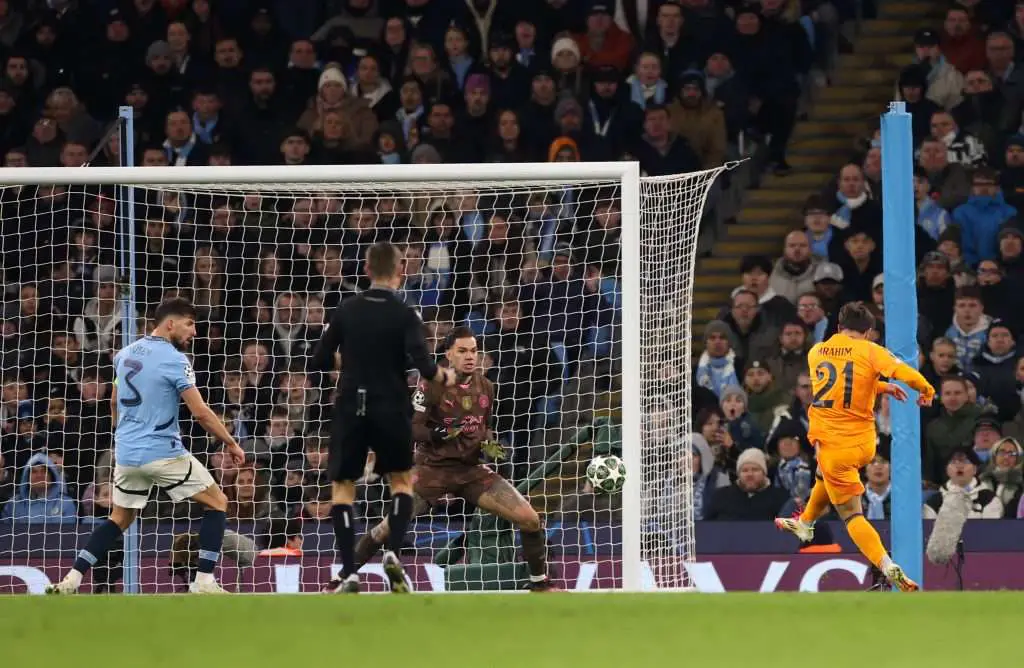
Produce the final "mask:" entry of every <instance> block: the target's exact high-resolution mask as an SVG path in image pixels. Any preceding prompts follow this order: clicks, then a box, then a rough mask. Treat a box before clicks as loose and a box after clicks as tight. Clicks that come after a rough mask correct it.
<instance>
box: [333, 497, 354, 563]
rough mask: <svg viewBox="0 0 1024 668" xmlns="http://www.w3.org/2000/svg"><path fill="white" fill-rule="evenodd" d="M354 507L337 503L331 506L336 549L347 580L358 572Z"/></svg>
mask: <svg viewBox="0 0 1024 668" xmlns="http://www.w3.org/2000/svg"><path fill="white" fill-rule="evenodd" d="M354 518H355V513H353V512H352V506H351V505H349V504H347V503H336V504H334V505H333V506H331V522H332V523H333V524H334V549H335V550H337V552H338V557H339V558H340V559H341V577H342V579H345V578H347V577H348V576H350V575H352V574H353V573H355V572H356V566H355V558H354V556H353V554H354V552H355V542H356V523H355V519H354Z"/></svg>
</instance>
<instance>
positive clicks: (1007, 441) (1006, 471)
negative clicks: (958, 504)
mask: <svg viewBox="0 0 1024 668" xmlns="http://www.w3.org/2000/svg"><path fill="white" fill-rule="evenodd" d="M992 453H993V454H992V457H991V458H990V459H989V461H988V465H987V466H986V467H985V471H984V473H982V474H981V475H980V476H978V482H979V483H981V485H983V486H984V487H987V488H988V489H991V490H992V491H993V492H995V494H996V498H998V499H999V500H1000V501H1002V502H1003V505H1004V506H1005V507H1006V513H1005V515H1004V517H1006V518H1008V519H1013V518H1014V517H1020V516H1021V510H1022V509H1021V493H1022V492H1024V448H1022V447H1021V444H1020V442H1019V441H1018V440H1017V439H1015V438H1003V439H1000V440H999V441H997V442H996V444H995V446H994V447H993V448H992Z"/></svg>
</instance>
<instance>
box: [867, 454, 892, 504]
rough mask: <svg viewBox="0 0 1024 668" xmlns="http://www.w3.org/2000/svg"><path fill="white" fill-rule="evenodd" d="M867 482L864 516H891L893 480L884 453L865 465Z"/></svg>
mask: <svg viewBox="0 0 1024 668" xmlns="http://www.w3.org/2000/svg"><path fill="white" fill-rule="evenodd" d="M865 472H866V473H867V484H866V485H864V500H863V505H864V518H865V519H869V520H884V519H888V518H889V512H890V507H891V503H890V495H891V494H892V480H891V478H890V468H889V461H888V460H887V459H886V458H885V457H883V456H882V455H875V458H874V459H872V460H871V463H869V464H868V465H867V466H866V467H865Z"/></svg>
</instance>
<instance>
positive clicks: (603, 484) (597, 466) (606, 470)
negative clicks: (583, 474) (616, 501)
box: [587, 455, 626, 494]
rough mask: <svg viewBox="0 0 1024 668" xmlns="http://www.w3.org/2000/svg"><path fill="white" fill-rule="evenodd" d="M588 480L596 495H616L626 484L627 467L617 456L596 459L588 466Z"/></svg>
mask: <svg viewBox="0 0 1024 668" xmlns="http://www.w3.org/2000/svg"><path fill="white" fill-rule="evenodd" d="M587 480H589V481H590V486H591V487H593V488H594V493H595V494H614V493H615V492H618V491H621V490H622V485H623V484H625V482H626V465H625V464H623V463H622V460H621V459H619V458H618V457H616V456H615V455H604V456H597V457H594V458H593V459H592V460H590V464H589V465H587Z"/></svg>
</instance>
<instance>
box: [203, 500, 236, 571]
mask: <svg viewBox="0 0 1024 668" xmlns="http://www.w3.org/2000/svg"><path fill="white" fill-rule="evenodd" d="M227 523H228V516H227V515H226V514H225V513H224V511H221V510H207V511H206V512H205V513H203V520H202V521H201V522H200V523H199V565H198V566H197V567H196V570H198V571H199V572H200V573H213V567H214V566H216V565H217V560H218V559H220V548H221V546H222V545H223V544H224V527H225V526H226V525H227Z"/></svg>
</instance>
